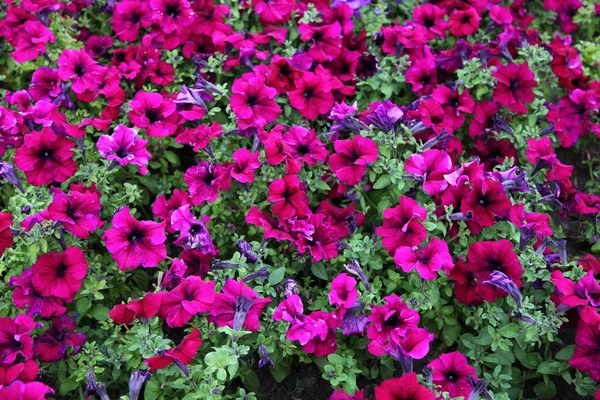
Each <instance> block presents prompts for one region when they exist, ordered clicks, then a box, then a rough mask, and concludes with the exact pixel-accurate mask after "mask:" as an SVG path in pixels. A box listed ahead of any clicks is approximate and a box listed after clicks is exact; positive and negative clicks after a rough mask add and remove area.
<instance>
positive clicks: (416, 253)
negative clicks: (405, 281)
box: [394, 237, 454, 280]
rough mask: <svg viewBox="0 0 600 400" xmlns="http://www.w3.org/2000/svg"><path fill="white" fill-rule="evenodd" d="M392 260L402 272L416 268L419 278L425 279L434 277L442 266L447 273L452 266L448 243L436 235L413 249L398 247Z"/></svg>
mask: <svg viewBox="0 0 600 400" xmlns="http://www.w3.org/2000/svg"><path fill="white" fill-rule="evenodd" d="M394 261H395V262H396V265H397V266H399V267H400V268H402V271H404V272H410V271H412V270H414V269H416V270H417V272H418V273H419V275H420V276H421V278H423V279H425V280H433V279H435V278H436V277H437V271H439V270H441V269H442V268H443V269H444V272H446V274H448V273H450V271H451V269H452V267H454V263H453V262H452V257H451V256H450V252H449V251H448V245H447V244H446V242H445V241H443V240H440V239H438V238H436V237H434V238H432V239H431V241H430V242H429V243H427V244H426V245H425V246H423V247H422V248H421V249H418V250H413V249H412V248H411V247H408V246H400V247H398V249H396V254H395V255H394Z"/></svg>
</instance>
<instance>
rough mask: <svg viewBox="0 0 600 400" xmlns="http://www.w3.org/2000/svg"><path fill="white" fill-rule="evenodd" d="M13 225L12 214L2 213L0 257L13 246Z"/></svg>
mask: <svg viewBox="0 0 600 400" xmlns="http://www.w3.org/2000/svg"><path fill="white" fill-rule="evenodd" d="M12 223H13V218H12V214H11V213H5V212H0V256H2V253H4V250H6V249H8V248H9V247H11V246H12V245H13V241H14V237H13V234H12V233H11V231H10V226H11V225H12Z"/></svg>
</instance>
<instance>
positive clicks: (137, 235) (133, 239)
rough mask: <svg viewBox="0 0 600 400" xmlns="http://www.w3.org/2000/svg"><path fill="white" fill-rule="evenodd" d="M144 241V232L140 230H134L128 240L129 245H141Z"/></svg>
mask: <svg viewBox="0 0 600 400" xmlns="http://www.w3.org/2000/svg"><path fill="white" fill-rule="evenodd" d="M142 239H144V232H142V231H141V230H139V229H134V230H132V231H131V232H130V233H129V235H128V236H127V240H129V243H131V244H134V243H139V242H141V241H142Z"/></svg>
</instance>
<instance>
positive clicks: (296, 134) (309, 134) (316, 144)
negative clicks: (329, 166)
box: [282, 126, 329, 166]
mask: <svg viewBox="0 0 600 400" xmlns="http://www.w3.org/2000/svg"><path fill="white" fill-rule="evenodd" d="M282 141H283V143H285V144H286V145H287V146H288V150H289V154H290V156H291V157H292V158H294V159H299V160H301V161H302V162H305V163H307V164H308V165H312V166H315V165H317V162H319V161H321V162H324V161H325V160H327V156H328V155H329V152H328V151H327V149H326V148H325V144H324V143H323V142H321V141H320V140H319V138H317V136H316V135H315V131H314V129H311V130H308V129H306V128H303V127H301V126H292V127H291V128H290V129H289V130H288V131H287V132H285V133H284V134H283V138H282Z"/></svg>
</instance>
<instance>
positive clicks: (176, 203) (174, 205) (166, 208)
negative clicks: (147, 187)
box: [152, 189, 190, 233]
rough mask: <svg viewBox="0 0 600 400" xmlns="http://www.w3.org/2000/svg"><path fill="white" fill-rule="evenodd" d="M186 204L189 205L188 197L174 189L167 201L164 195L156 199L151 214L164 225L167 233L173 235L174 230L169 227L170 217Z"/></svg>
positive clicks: (185, 193)
mask: <svg viewBox="0 0 600 400" xmlns="http://www.w3.org/2000/svg"><path fill="white" fill-rule="evenodd" d="M186 204H190V196H189V195H188V194H187V192H184V191H183V190H179V189H175V190H173V194H172V195H171V198H170V199H169V200H167V198H166V197H165V195H164V194H161V195H160V196H158V197H157V198H156V200H155V201H154V204H152V213H153V214H154V216H155V217H157V218H158V219H160V220H161V221H163V222H165V223H166V227H167V232H169V233H175V230H174V229H173V228H172V227H171V215H172V214H173V212H174V211H175V210H177V209H178V208H179V207H181V206H184V205H186Z"/></svg>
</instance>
